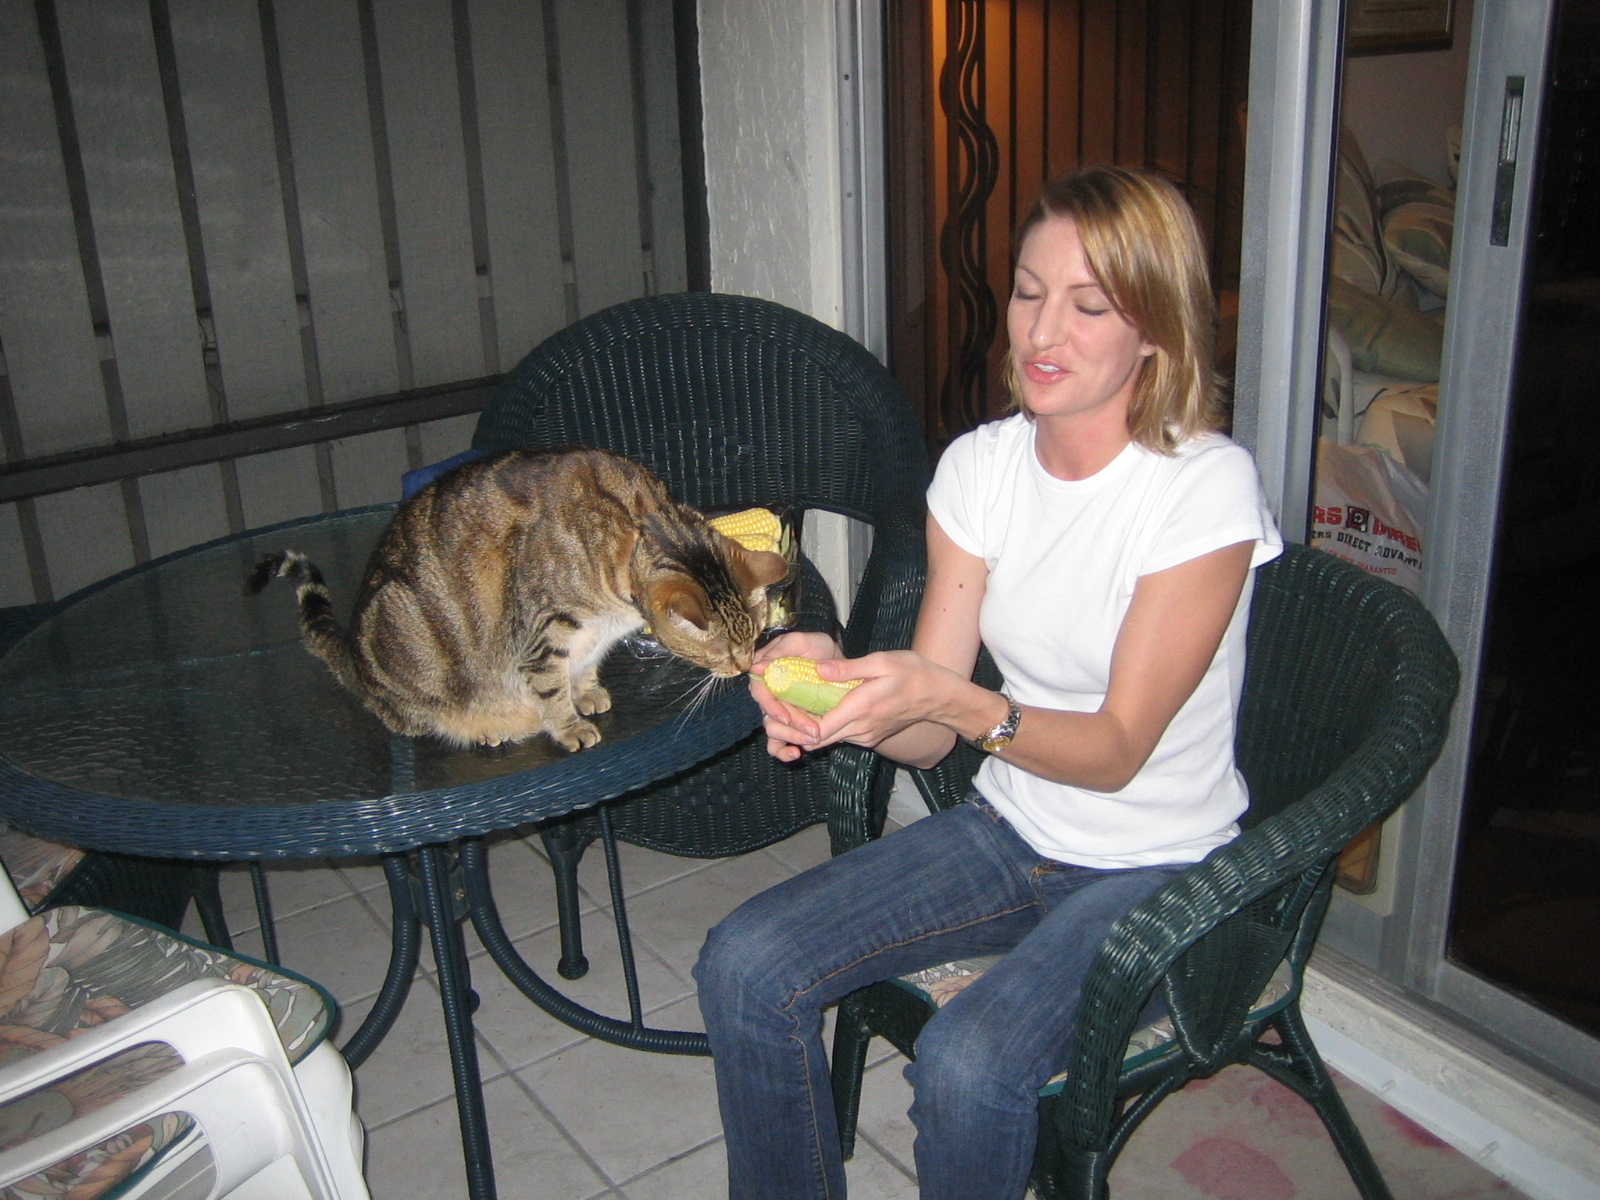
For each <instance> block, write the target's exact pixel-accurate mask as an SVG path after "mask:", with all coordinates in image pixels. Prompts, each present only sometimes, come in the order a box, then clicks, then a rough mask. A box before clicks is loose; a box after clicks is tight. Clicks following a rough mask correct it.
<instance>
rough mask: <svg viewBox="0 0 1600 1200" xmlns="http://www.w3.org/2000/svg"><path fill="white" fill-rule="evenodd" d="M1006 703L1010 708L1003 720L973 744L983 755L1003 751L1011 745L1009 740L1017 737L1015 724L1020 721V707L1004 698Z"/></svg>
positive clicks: (1008, 697)
mask: <svg viewBox="0 0 1600 1200" xmlns="http://www.w3.org/2000/svg"><path fill="white" fill-rule="evenodd" d="M1006 703H1007V704H1008V705H1010V707H1009V708H1007V709H1006V718H1005V720H1003V721H1001V722H1000V724H998V725H996V726H995V727H994V728H993V729H991V730H989V732H988V733H986V734H984V735H983V736H982V737H981V738H979V739H978V740H977V741H976V742H974V743H973V745H975V746H977V747H978V749H979V750H982V751H983V752H984V753H985V754H996V753H998V752H999V751H1001V750H1004V749H1005V748H1006V747H1007V746H1009V745H1011V739H1012V738H1014V737H1016V736H1017V724H1018V722H1020V721H1021V720H1022V705H1020V704H1018V703H1017V702H1016V701H1015V700H1013V699H1011V697H1010V696H1007V697H1006Z"/></svg>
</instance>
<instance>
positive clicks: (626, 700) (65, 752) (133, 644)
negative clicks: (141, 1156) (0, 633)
mask: <svg viewBox="0 0 1600 1200" xmlns="http://www.w3.org/2000/svg"><path fill="white" fill-rule="evenodd" d="M392 511H393V510H392V508H391V507H387V506H386V507H381V508H375V509H362V510H354V511H350V512H345V513H339V514H335V515H333V516H331V517H320V518H313V519H311V520H309V521H301V522H293V523H290V524H288V525H283V526H276V527H273V528H270V529H265V530H257V531H253V532H250V533H246V534H242V535H239V536H237V537H233V538H227V539H224V540H222V541H218V542H212V543H209V544H207V545H204V546H200V547H196V548H194V549H191V550H186V551H182V552H180V553H178V554H175V555H171V556H169V557H167V558H164V559H161V560H158V561H156V562H152V563H148V564H145V565H144V566H141V567H137V568H134V569H133V570H131V571H128V572H125V573H123V574H122V575H119V576H116V577H114V578H112V579H110V580H107V581H105V582H104V583H102V584H98V585H95V586H93V587H90V588H88V589H85V590H84V591H83V592H81V593H79V594H77V595H76V596H75V597H73V598H72V599H71V600H69V601H68V602H67V603H66V604H65V605H64V606H63V607H62V608H61V609H60V610H59V611H58V612H56V613H55V614H54V615H53V616H52V617H51V618H50V619H49V620H48V621H46V622H45V623H44V624H43V625H41V626H39V627H38V628H37V629H35V630H34V631H33V632H32V633H30V634H29V635H28V636H27V637H25V638H24V639H23V640H22V641H20V642H18V643H17V644H16V645H15V646H13V647H12V649H11V650H10V651H9V652H8V653H7V654H6V655H5V656H4V658H0V819H3V820H4V821H6V822H9V823H11V824H13V825H16V826H18V827H19V828H22V829H24V830H26V831H28V832H30V833H33V834H36V835H39V836H42V837H46V838H51V839H54V840H57V841H63V842H67V843H70V844H73V845H77V846H84V847H87V848H90V849H96V850H105V851H113V852H116V853H121V854H133V855H148V856H151V857H158V858H166V859H173V858H193V859H208V860H246V861H250V860H254V861H271V860H278V859H317V858H328V859H339V858H350V857H357V856H370V855H381V856H383V859H382V861H383V864H384V871H385V874H386V877H387V879H388V882H389V893H390V899H391V904H392V907H393V910H394V924H393V944H392V947H391V955H390V963H389V969H388V974H387V977H386V979H385V982H384V986H383V989H382V991H381V992H380V994H379V998H378V1001H377V1003H376V1004H375V1005H374V1007H373V1009H372V1011H371V1013H370V1014H369V1015H368V1017H367V1019H366V1020H365V1021H364V1022H363V1024H362V1026H361V1027H360V1028H359V1029H358V1030H357V1031H356V1032H355V1033H354V1034H353V1035H352V1036H351V1037H350V1039H349V1040H348V1041H347V1042H346V1043H345V1046H344V1053H345V1056H346V1058H347V1059H348V1060H349V1061H350V1063H351V1066H352V1067H355V1066H358V1065H359V1064H360V1063H361V1062H362V1061H364V1059H365V1058H366V1056H367V1055H368V1054H370V1053H371V1051H372V1049H373V1048H374V1047H375V1046H376V1045H377V1043H378V1041H379V1040H380V1039H381V1038H382V1037H383V1035H384V1033H386V1032H387V1030H388V1028H389V1026H390V1025H391V1024H392V1023H393V1021H394V1019H395V1017H396V1015H398V1013H399V1010H400V1007H401V1005H402V1004H403V1003H404V1001H405V997H406V994H407V990H408V989H409V987H410V983H411V979H412V977H413V975H414V973H415V967H416V963H417V957H418V948H419V945H420V940H421V934H420V926H421V925H426V926H427V927H428V929H429V931H430V937H431V942H432V951H433V955H434V959H435V962H436V964H437V969H438V976H439V984H440V992H441V995H442V1003H443V1010H444V1022H445V1029H446V1033H447V1037H448V1041H449V1046H450V1055H451V1063H452V1068H453V1071H454V1077H455V1079H454V1082H455V1090H456V1102H457V1108H458V1114H459V1117H460V1123H461V1132H462V1144H463V1153H464V1156H465V1159H466V1168H467V1181H468V1190H469V1194H470V1195H471V1196H472V1197H474V1200H487V1198H490V1197H493V1196H494V1195H495V1183H494V1173H493V1166H492V1160H491V1156H490V1151H489V1141H488V1132H487V1126H486V1122H485V1118H484V1108H483V1097H482V1088H481V1079H480V1076H479V1070H478V1061H477V1053H476V1049H475V1044H474V1039H473V1032H472V1008H473V1005H474V1003H475V998H474V997H473V994H472V991H471V979H470V975H469V972H468V968H467V960H466V955H465V952H464V950H463V938H462V930H461V922H462V921H463V920H465V919H470V920H471V921H472V922H473V924H474V927H475V928H476V929H477V931H478V935H479V937H480V939H481V940H482V942H483V944H484V946H485V948H486V950H487V951H488V953H489V955H490V957H491V959H492V960H493V961H494V962H495V963H496V964H497V965H498V966H499V968H500V969H501V970H502V971H503V972H504V973H505V974H506V976H507V977H508V978H509V979H510V980H511V981H512V982H513V983H514V984H516V985H517V987H518V988H519V989H520V990H521V991H523V992H524V994H526V995H527V996H528V997H529V998H530V999H531V1000H533V1001H534V1002H535V1003H536V1004H538V1005H539V1006H540V1007H541V1008H543V1009H544V1010H545V1011H547V1012H549V1013H550V1014H551V1015H553V1016H555V1017H557V1018H558V1019H560V1020H562V1021H565V1022H567V1023H568V1024H570V1025H573V1026H574V1027H576V1028H578V1029H581V1030H583V1031H584V1032H586V1033H588V1034H591V1035H593V1036H596V1037H600V1038H604V1039H606V1040H609V1041H613V1042H617V1043H619V1044H622V1045H627V1046H633V1047H636V1048H639V1049H646V1050H655V1051H659V1052H665V1053H679V1054H703V1053H705V1052H706V1049H705V1038H704V1035H703V1034H699V1033H695V1032H689V1031H676V1030H661V1029H651V1028H647V1027H645V1026H644V1024H643V1021H642V1018H641V1016H640V1005H639V1000H638V991H637V984H636V981H635V979H634V975H633V971H632V969H631V950H630V948H629V947H628V939H627V920H626V914H625V912H624V910H623V909H622V908H621V901H622V896H621V889H620V886H619V883H618V877H617V872H616V859H615V843H614V841H613V840H612V839H611V838H610V836H609V830H608V828H607V824H606V817H605V806H604V805H603V804H602V802H603V801H605V800H608V799H612V798H615V797H618V796H622V795H624V794H626V793H628V792H630V791H633V790H635V789H637V788H640V787H643V786H645V785H647V784H650V783H652V782H655V781H657V780H659V779H662V778H664V777H666V776H669V775H672V774H675V773H677V772H679V771H683V770H686V769H687V768H689V767H692V766H694V765H695V764H697V763H699V762H701V761H702V760H704V759H706V758H708V757H710V756H711V755H713V754H715V753H717V752H719V751H721V750H723V749H725V748H726V747H728V746H730V745H732V744H733V743H734V742H736V741H738V740H739V739H740V738H742V737H744V736H745V735H747V734H749V733H750V732H751V731H752V730H754V729H755V728H756V726H757V725H758V724H759V721H760V711H759V709H757V707H756V705H755V703H754V701H752V700H751V699H750V697H749V693H748V689H747V688H745V687H743V686H739V685H737V684H734V685H725V686H723V687H721V688H719V689H716V690H714V691H712V692H711V693H710V694H709V696H702V695H701V694H700V692H699V689H698V687H697V684H699V683H700V682H701V680H702V679H703V672H700V671H698V670H696V669H694V668H692V667H689V666H687V665H686V664H682V663H680V662H678V661H677V660H674V659H670V658H664V657H660V656H651V655H647V654H640V653H637V652H635V651H634V650H632V649H630V648H628V647H624V648H621V649H619V650H617V651H615V652H613V654H612V655H611V656H610V657H609V658H608V659H607V661H606V663H605V664H603V666H602V670H601V678H602V680H603V681H604V683H605V684H606V686H607V687H608V688H609V689H610V690H611V692H612V696H613V698H614V702H615V703H614V707H613V708H612V710H611V711H610V712H609V713H606V714H603V715H602V716H600V717H598V718H596V721H597V723H598V724H599V725H600V727H601V732H602V740H601V742H600V743H599V744H598V745H596V746H593V747H591V748H590V749H588V750H584V751H581V752H579V753H576V754H569V753H567V752H565V751H563V750H561V749H559V748H558V747H556V746H555V745H554V743H552V742H550V740H549V739H548V738H544V737H538V738H535V739H532V740H531V741H529V742H525V743H522V744H519V745H516V746H513V747H509V748H507V749H505V750H504V752H502V753H493V752H488V753H486V752H482V751H456V750H451V749H449V748H447V747H445V746H443V745H442V744H440V743H438V742H437V741H434V740H432V739H411V738H404V737H397V736H394V735H391V734H390V733H389V732H388V731H387V730H386V729H384V727H383V726H382V725H381V724H380V723H379V722H378V721H377V719H376V718H375V717H373V716H371V715H370V714H369V713H368V712H367V711H366V710H365V709H364V708H363V707H362V706H361V705H360V703H359V702H358V701H356V700H355V699H354V698H353V697H352V696H350V695H349V694H348V693H347V692H345V691H344V690H343V689H341V688H340V687H339V686H338V685H337V684H336V683H335V682H334V680H333V677H332V675H331V674H330V672H329V671H328V669H327V668H326V667H325V666H324V665H323V664H322V663H321V662H320V661H319V660H317V659H315V658H314V657H312V656H311V655H310V654H309V653H307V652H306V650H305V649H304V648H303V646H302V645H301V643H300V634H299V627H298V620H297V611H296V604H295V602H294V593H293V590H292V589H291V588H290V587H289V586H288V585H287V584H285V583H283V582H282V581H280V582H278V583H277V584H275V585H274V586H272V587H270V588H269V589H268V590H267V591H266V592H264V593H262V594H260V595H256V596H250V595H247V594H246V593H245V588H244V581H245V579H246V577H247V575H248V574H249V572H250V569H251V567H252V566H253V565H254V564H255V562H256V561H257V559H258V558H260V557H261V556H262V555H264V554H268V553H272V552H275V551H278V550H280V549H283V548H285V547H292V548H294V549H297V550H300V551H302V552H304V553H305V554H307V555H308V556H309V557H310V558H311V560H312V561H313V562H315V563H317V564H318V566H319V567H321V569H322V571H323V574H324V576H325V577H326V579H327V582H328V586H329V588H330V590H331V591H332V594H333V597H334V606H335V611H338V612H341V613H344V612H348V609H349V605H350V603H351V600H352V598H353V597H354V595H355V590H356V585H357V583H358V581H359V579H360V576H361V572H362V569H363V567H364V566H365V563H366V560H367V556H368V553H369V552H370V550H371V547H372V545H373V543H374V542H375V541H376V539H377V536H378V533H379V532H380V531H381V529H382V528H383V526H384V525H385V523H386V522H387V521H388V519H389V516H390V515H391V513H392ZM596 805H599V806H600V807H599V809H598V814H597V815H598V818H599V820H600V823H601V828H602V843H603V845H604V846H605V850H606V855H607V865H608V868H609V869H610V870H609V874H610V877H611V880H612V886H613V901H614V904H615V905H616V906H617V907H616V916H617V924H618V933H619V938H620V940H621V942H622V945H623V966H624V976H625V980H626V983H627V986H628V992H629V1008H630V1015H629V1017H628V1018H627V1019H621V1018H613V1017H608V1016H604V1015H602V1014H600V1013H597V1012H594V1011H592V1010H590V1009H588V1008H584V1007H582V1006H580V1005H578V1004H576V1003H575V1002H573V1001H571V1000H570V999H568V998H567V997H566V996H564V995H563V994H562V993H560V992H559V991H558V990H557V989H556V988H554V987H552V986H551V985H550V984H548V983H546V982H545V980H544V979H543V978H542V977H541V976H540V975H539V974H538V973H537V972H535V971H534V970H533V969H532V968H531V967H529V966H528V964H527V963H526V962H525V961H524V960H523V959H522V958H521V957H520V956H519V955H518V954H517V952H516V950H515V949H514V948H513V947H512V945H511V942H510V939H509V937H508V936H507V935H506V934H505V931H504V930H503V929H502V927H501V924H500V919H499V917H498V915H497V913H496V910H495V904H494V897H493V894H492V892H491V889H490V885H489V875H488V866H487V855H486V852H485V847H484V842H483V838H484V836H485V835H488V834H491V833H495V832H498V831H504V830H510V829H514V828H516V827H518V826H522V825H525V824H528V823H530V822H537V821H541V820H545V819H548V818H553V817H558V816H562V815H565V814H567V813H571V812H575V811H577V810H579V809H583V808H589V807H593V806H596Z"/></svg>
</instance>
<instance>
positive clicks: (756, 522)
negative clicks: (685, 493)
mask: <svg viewBox="0 0 1600 1200" xmlns="http://www.w3.org/2000/svg"><path fill="white" fill-rule="evenodd" d="M710 524H711V528H713V529H715V530H716V531H717V532H718V533H720V534H722V536H723V537H727V538H732V539H733V540H734V541H736V542H738V543H739V544H740V545H741V546H743V547H744V548H745V549H746V550H767V551H770V552H772V553H773V554H783V555H785V556H787V554H788V546H787V545H786V543H787V541H788V538H787V532H788V531H787V530H785V529H784V526H783V522H782V521H780V520H778V514H777V513H775V512H773V511H772V510H771V509H768V508H747V509H745V510H744V511H742V512H736V513H724V514H723V515H722V516H720V517H712V518H711V519H710Z"/></svg>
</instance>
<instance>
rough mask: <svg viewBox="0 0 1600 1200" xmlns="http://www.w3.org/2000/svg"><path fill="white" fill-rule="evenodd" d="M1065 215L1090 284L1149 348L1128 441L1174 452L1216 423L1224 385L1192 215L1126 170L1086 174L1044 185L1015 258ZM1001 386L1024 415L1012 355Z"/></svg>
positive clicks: (1158, 183) (1147, 178)
mask: <svg viewBox="0 0 1600 1200" xmlns="http://www.w3.org/2000/svg"><path fill="white" fill-rule="evenodd" d="M1050 217H1066V218H1068V219H1070V220H1071V221H1072V223H1073V224H1074V225H1075V226H1076V227H1077V232H1078V239H1079V241H1080V242H1081V243H1082V245H1083V256H1084V260H1085V262H1086V263H1087V264H1088V267H1089V270H1090V272H1091V273H1092V274H1093V275H1094V278H1095V282H1097V283H1098V284H1099V285H1100V288H1101V290H1102V291H1104V292H1105V294H1106V298H1107V299H1108V300H1110V302H1111V305H1112V307H1113V308H1115V309H1116V311H1117V312H1118V313H1119V314H1121V316H1122V317H1123V319H1124V320H1126V321H1127V322H1128V323H1129V324H1131V325H1132V326H1133V327H1134V328H1135V329H1137V330H1138V331H1139V336H1140V337H1141V338H1143V339H1144V340H1145V341H1146V342H1149V343H1150V344H1151V345H1153V346H1154V347H1155V348H1156V350H1155V353H1154V354H1152V355H1150V356H1149V357H1148V358H1146V359H1145V360H1144V362H1143V363H1142V364H1141V365H1140V367H1139V376H1138V379H1137V380H1136V381H1135V383H1134V392H1133V399H1132V400H1131V401H1130V403H1129V405H1128V434H1129V436H1130V437H1132V438H1133V440H1134V441H1136V442H1138V443H1139V444H1140V445H1141V446H1144V447H1145V448H1146V449H1149V450H1154V451H1157V452H1158V453H1162V454H1171V453H1173V452H1174V451H1176V450H1177V448H1178V446H1179V445H1180V444H1182V443H1183V442H1184V441H1186V440H1187V439H1188V438H1191V437H1193V436H1195V435H1196V434H1198V433H1202V432H1204V431H1207V430H1212V429H1217V428H1219V427H1220V426H1221V425H1222V421H1223V410H1222V388H1221V385H1220V382H1219V380H1218V378H1217V373H1216V368H1215V365H1214V362H1213V356H1214V354H1215V349H1216V325H1217V304H1216V298H1215V297H1214V296H1213V295H1212V292H1211V279H1210V273H1209V271H1208V269H1207V267H1206V256H1205V250H1204V245H1203V243H1202V241H1201V237H1200V228H1199V226H1198V225H1197V224H1196V222H1195V218H1194V211H1193V210H1192V209H1191V208H1190V207H1189V203H1188V201H1186V200H1185V199H1184V198H1183V197H1182V196H1181V195H1179V193H1178V190H1177V189H1176V188H1175V187H1173V186H1172V185H1171V184H1170V183H1168V182H1167V181H1166V180H1164V179H1162V178H1160V177H1159V176H1156V175H1152V174H1150V173H1148V172H1145V171H1135V170H1131V169H1129V168H1127V167H1104V166H1099V167H1085V168H1082V169H1081V170H1078V171H1075V172H1073V173H1071V174H1068V175H1063V176H1059V177H1057V178H1055V179H1052V180H1051V181H1050V182H1048V183H1046V184H1045V185H1044V189H1043V190H1042V191H1041V192H1040V194H1039V199H1038V200H1037V201H1035V203H1034V205H1033V208H1032V209H1030V210H1029V212H1028V215H1027V216H1026V217H1024V218H1023V219H1022V222H1021V223H1020V224H1019V225H1018V226H1017V231H1016V234H1015V235H1014V237H1013V240H1012V257H1013V260H1015V257H1016V255H1017V253H1018V252H1020V250H1021V248H1022V243H1023V241H1024V239H1026V238H1027V236H1028V234H1029V233H1031V232H1032V231H1033V230H1034V228H1035V227H1036V226H1038V225H1039V224H1040V223H1042V222H1043V221H1045V220H1046V219H1048V218H1050ZM1004 382H1005V384H1006V389H1007V390H1008V391H1009V392H1010V393H1011V405H1012V407H1013V408H1017V409H1020V410H1021V411H1023V412H1027V406H1026V405H1025V404H1024V403H1023V401H1022V391H1021V388H1020V387H1019V386H1018V383H1017V378H1016V367H1015V365H1014V362H1013V358H1012V356H1011V354H1009V353H1008V354H1007V355H1006V359H1005V372H1004Z"/></svg>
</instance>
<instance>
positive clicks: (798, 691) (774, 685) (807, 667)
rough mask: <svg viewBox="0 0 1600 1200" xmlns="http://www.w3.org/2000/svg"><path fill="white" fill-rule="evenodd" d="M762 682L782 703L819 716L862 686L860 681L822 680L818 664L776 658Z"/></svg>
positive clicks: (801, 659) (769, 665)
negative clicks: (851, 691) (784, 702)
mask: <svg viewBox="0 0 1600 1200" xmlns="http://www.w3.org/2000/svg"><path fill="white" fill-rule="evenodd" d="M762 678H763V680H764V681H765V682H766V685H767V690H768V691H769V692H771V693H772V694H773V695H774V696H776V697H778V699H780V700H784V701H787V702H788V703H790V704H792V705H794V706H795V707H796V708H803V709H805V710H806V711H807V712H809V713H815V714H816V715H817V716H821V715H822V714H823V713H825V712H829V711H831V710H832V709H833V707H834V706H835V705H836V704H838V703H839V701H841V700H843V699H844V698H845V696H846V695H847V694H848V693H849V692H850V689H851V688H855V687H860V686H861V680H859V679H844V680H839V681H838V682H835V681H834V680H831V679H823V678H821V677H820V676H819V675H818V674H817V664H816V663H815V662H813V661H812V660H811V659H809V658H775V659H773V660H772V661H771V662H769V663H768V664H767V673H766V674H765V675H764V676H762Z"/></svg>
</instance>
